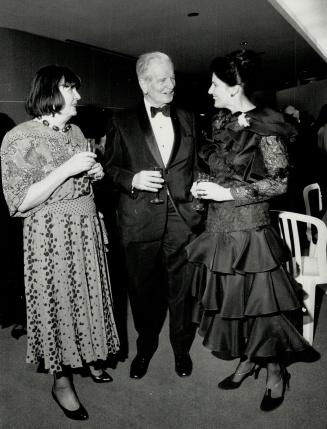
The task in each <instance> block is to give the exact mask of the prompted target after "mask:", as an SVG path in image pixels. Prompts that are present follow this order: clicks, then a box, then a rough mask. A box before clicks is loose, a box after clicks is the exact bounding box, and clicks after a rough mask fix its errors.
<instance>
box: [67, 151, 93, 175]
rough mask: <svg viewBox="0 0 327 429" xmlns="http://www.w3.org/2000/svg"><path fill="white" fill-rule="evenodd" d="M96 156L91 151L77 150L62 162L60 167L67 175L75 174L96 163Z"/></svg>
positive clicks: (88, 168) (86, 169)
mask: <svg viewBox="0 0 327 429" xmlns="http://www.w3.org/2000/svg"><path fill="white" fill-rule="evenodd" d="M96 157H97V156H96V154H95V153H93V152H79V153H77V154H75V155H73V156H72V157H71V158H70V159H69V160H68V161H66V162H64V163H63V164H62V166H61V168H62V169H63V170H64V172H65V174H66V175H67V177H71V176H76V174H79V173H83V172H84V171H88V170H90V169H91V168H92V166H93V165H94V164H95V163H96V160H95V159H96Z"/></svg>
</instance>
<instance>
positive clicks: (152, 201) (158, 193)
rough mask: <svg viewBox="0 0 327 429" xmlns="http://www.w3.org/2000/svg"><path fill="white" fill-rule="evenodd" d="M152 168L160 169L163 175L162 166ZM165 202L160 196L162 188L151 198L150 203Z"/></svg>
mask: <svg viewBox="0 0 327 429" xmlns="http://www.w3.org/2000/svg"><path fill="white" fill-rule="evenodd" d="M152 170H153V171H160V175H161V177H162V174H163V169H162V168H161V167H153V168H152ZM163 202H164V200H162V199H161V198H160V189H158V190H157V192H156V194H155V197H154V198H153V199H152V200H150V203H151V204H162V203H163Z"/></svg>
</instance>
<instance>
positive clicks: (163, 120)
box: [144, 99, 174, 167]
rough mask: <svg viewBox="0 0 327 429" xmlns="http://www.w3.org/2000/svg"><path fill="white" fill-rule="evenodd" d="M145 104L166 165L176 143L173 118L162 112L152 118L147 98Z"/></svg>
mask: <svg viewBox="0 0 327 429" xmlns="http://www.w3.org/2000/svg"><path fill="white" fill-rule="evenodd" d="M144 104H145V108H146V111H147V113H148V117H149V121H150V124H151V127H152V130H153V134H154V136H155V138H156V142H157V145H158V148H159V151H160V154H161V158H162V161H163V163H164V165H165V167H166V166H167V164H168V161H169V158H170V154H171V151H172V149H173V144H174V128H173V124H172V122H171V118H170V117H168V116H165V115H163V114H162V112H158V113H157V114H156V116H155V117H154V118H151V110H150V108H151V105H150V104H149V102H148V101H147V100H145V99H144Z"/></svg>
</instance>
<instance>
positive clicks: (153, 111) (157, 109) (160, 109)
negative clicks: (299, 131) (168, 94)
mask: <svg viewBox="0 0 327 429" xmlns="http://www.w3.org/2000/svg"><path fill="white" fill-rule="evenodd" d="M150 111H151V118H154V117H155V116H156V114H157V113H159V112H161V113H162V114H163V115H165V116H170V106H169V104H165V105H164V106H162V107H153V106H151V107H150Z"/></svg>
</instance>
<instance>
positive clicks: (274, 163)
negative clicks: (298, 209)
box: [231, 136, 288, 206]
mask: <svg viewBox="0 0 327 429" xmlns="http://www.w3.org/2000/svg"><path fill="white" fill-rule="evenodd" d="M259 149H260V150H261V153H262V157H263V161H264V165H265V169H266V172H267V173H266V177H265V178H264V179H262V180H259V181H257V182H255V183H251V184H248V183H244V184H243V185H241V186H235V187H232V188H231V194H232V196H233V198H234V200H235V201H236V204H237V205H238V206H241V205H245V204H251V203H256V202H260V201H264V200H268V199H270V198H272V197H275V196H277V195H280V194H283V193H285V192H286V190H287V176H288V158H287V153H286V150H285V147H284V145H283V143H282V142H281V141H280V139H279V138H278V137H275V136H268V137H262V139H261V141H260V144H259Z"/></svg>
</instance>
